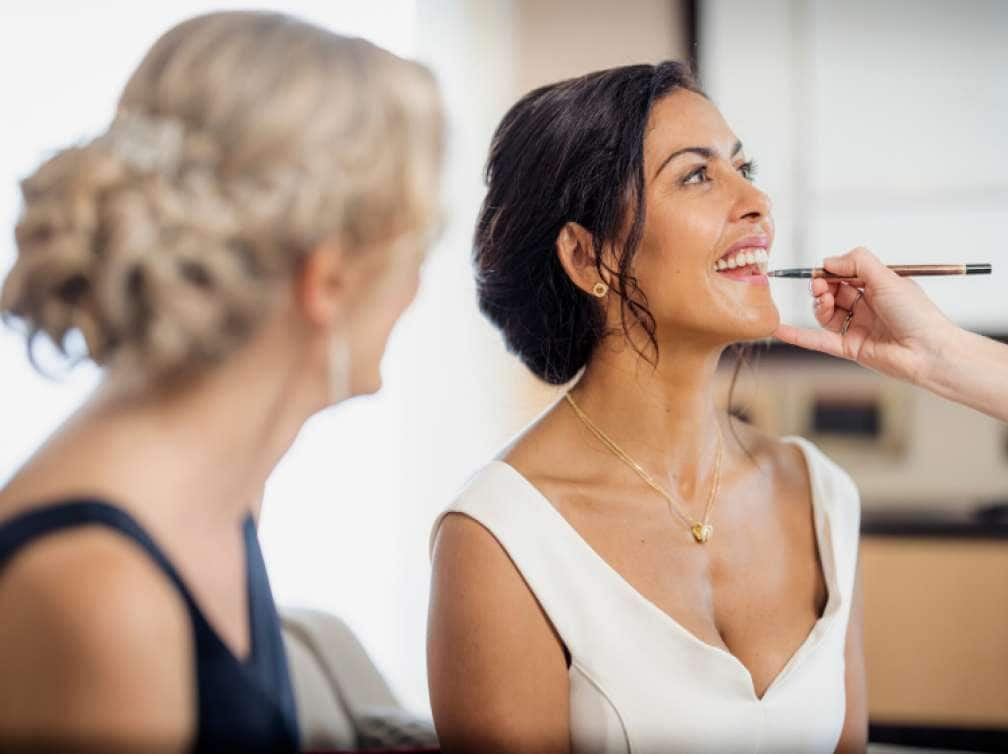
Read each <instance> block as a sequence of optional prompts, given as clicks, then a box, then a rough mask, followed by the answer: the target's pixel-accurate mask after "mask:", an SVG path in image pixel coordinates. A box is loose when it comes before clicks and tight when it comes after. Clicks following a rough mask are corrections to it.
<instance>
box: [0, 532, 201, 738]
mask: <svg viewBox="0 0 1008 754" xmlns="http://www.w3.org/2000/svg"><path fill="white" fill-rule="evenodd" d="M0 614H2V615H4V616H10V617H9V618H7V619H5V620H3V621H0V666H2V667H3V668H4V673H3V674H2V677H0V737H5V738H6V739H7V740H11V739H14V740H17V739H19V738H21V737H22V736H27V737H31V738H32V739H33V740H36V739H37V737H38V736H40V735H42V736H45V737H52V738H56V739H64V740H67V741H71V740H75V741H77V740H79V741H84V740H86V741H90V742H92V744H93V743H94V742H98V741H100V742H102V743H103V744H107V745H108V746H109V747H111V748H113V749H114V748H116V747H121V746H123V745H126V744H135V745H141V744H142V745H143V746H145V747H147V750H148V751H174V750H180V749H181V748H182V747H184V745H185V744H186V743H187V742H188V740H189V739H190V738H191V736H192V734H193V731H194V730H195V699H194V688H195V684H194V678H193V672H194V671H193V668H194V663H193V654H192V652H193V649H192V639H191V635H190V626H189V618H188V615H187V612H186V608H185V605H184V603H183V602H182V599H181V596H180V595H179V594H178V592H177V591H176V589H175V588H174V586H173V585H172V584H171V582H170V581H169V580H168V579H167V577H166V576H165V575H164V574H163V573H162V572H161V571H160V569H159V568H158V567H157V566H156V564H155V563H154V562H153V561H151V560H150V558H149V556H148V555H147V554H146V553H144V552H143V551H142V550H141V549H140V548H139V547H138V546H136V545H135V544H134V543H133V542H131V541H130V540H128V539H126V538H124V537H123V536H121V535H120V534H118V533H116V532H114V531H111V530H108V529H105V528H104V527H98V526H85V527H80V528H75V529H72V530H67V531H64V532H58V533H53V534H50V535H46V536H45V537H43V538H41V539H39V540H37V541H36V542H34V543H32V544H31V545H30V546H29V547H28V548H26V549H25V550H24V551H22V552H20V553H18V554H17V555H16V556H15V557H14V558H13V559H12V560H11V561H10V562H9V563H8V564H7V566H6V567H5V568H4V570H3V571H2V572H0ZM67 750H72V747H69V746H68V747H67Z"/></svg>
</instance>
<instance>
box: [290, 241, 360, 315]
mask: <svg viewBox="0 0 1008 754" xmlns="http://www.w3.org/2000/svg"><path fill="white" fill-rule="evenodd" d="M296 282H297V292H298V303H299V304H300V307H301V311H302V314H304V317H305V319H307V320H308V322H309V323H311V324H312V325H315V326H318V327H321V328H329V327H331V326H332V323H333V322H334V321H336V320H337V319H338V318H339V317H340V315H341V313H342V311H343V308H344V307H345V306H346V292H347V287H348V280H347V264H346V255H345V254H344V252H343V249H342V248H341V247H340V246H339V245H338V244H336V243H323V244H320V245H319V246H317V247H316V248H314V249H312V251H311V252H309V254H308V255H307V256H306V257H305V258H304V260H303V261H302V263H301V266H300V269H299V272H298V278H297V281H296Z"/></svg>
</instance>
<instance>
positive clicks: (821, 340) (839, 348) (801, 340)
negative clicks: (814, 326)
mask: <svg viewBox="0 0 1008 754" xmlns="http://www.w3.org/2000/svg"><path fill="white" fill-rule="evenodd" d="M774 337H775V338H777V339H778V340H782V341H784V342H785V343H790V344H791V345H793V346H798V347H799V348H806V349H808V350H810V351H819V352H820V353H828V354H829V355H831V356H839V357H841V358H843V357H844V351H843V338H841V337H840V335H839V334H838V333H835V332H830V331H828V330H809V329H806V328H803V327H793V326H792V325H779V326H778V327H777V329H776V330H775V331H774Z"/></svg>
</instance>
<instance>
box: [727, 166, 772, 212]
mask: <svg viewBox="0 0 1008 754" xmlns="http://www.w3.org/2000/svg"><path fill="white" fill-rule="evenodd" d="M738 186H739V192H738V200H737V202H736V204H735V216H736V217H735V219H737V220H750V221H753V220H762V219H763V218H765V217H769V216H770V197H769V196H767V195H766V194H765V193H764V192H763V191H761V190H760V189H758V188H756V186H754V185H753V184H752V182H750V181H747V180H746V179H745V178H742V177H741V176H739V180H738Z"/></svg>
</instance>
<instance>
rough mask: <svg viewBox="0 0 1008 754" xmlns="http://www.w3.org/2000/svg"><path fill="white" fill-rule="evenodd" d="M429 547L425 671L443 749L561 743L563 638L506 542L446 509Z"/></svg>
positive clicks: (564, 740)
mask: <svg viewBox="0 0 1008 754" xmlns="http://www.w3.org/2000/svg"><path fill="white" fill-rule="evenodd" d="M433 556H434V567H433V571H434V572H433V582H432V585H431V604H430V612H429V625H428V634H427V640H428V671H429V679H430V691H431V706H432V709H433V713H434V721H435V725H436V727H437V732H438V736H439V738H440V739H441V742H442V746H443V747H444V749H445V750H446V751H449V750H451V751H465V752H469V751H473V752H475V751H491V750H493V751H522V752H563V751H566V750H567V746H568V738H569V714H568V695H569V686H568V675H567V665H566V660H565V657H564V648H563V644H562V643H561V641H560V639H559V637H558V636H557V634H556V632H555V631H554V629H553V626H552V624H551V623H550V622H549V619H548V618H547V617H546V614H545V613H544V612H543V610H542V608H541V607H540V605H539V603H538V602H537V601H536V598H535V596H534V595H533V593H532V591H531V590H530V589H529V587H528V585H527V584H526V583H525V581H524V580H523V579H522V577H521V574H520V573H519V572H518V569H517V568H516V566H515V565H514V563H512V562H511V560H510V558H509V557H508V555H507V553H506V552H505V551H504V548H503V547H502V546H501V545H500V543H499V542H498V541H497V540H496V539H495V538H494V536H493V534H491V533H490V532H489V531H488V530H487V529H485V528H484V527H483V526H482V525H481V524H480V523H478V522H477V521H475V520H473V519H471V518H469V517H468V516H465V515H463V514H459V513H451V514H448V515H447V516H446V517H445V518H444V520H443V522H442V524H441V526H440V528H439V530H438V532H437V534H436V538H435V543H434V553H433Z"/></svg>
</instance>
